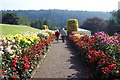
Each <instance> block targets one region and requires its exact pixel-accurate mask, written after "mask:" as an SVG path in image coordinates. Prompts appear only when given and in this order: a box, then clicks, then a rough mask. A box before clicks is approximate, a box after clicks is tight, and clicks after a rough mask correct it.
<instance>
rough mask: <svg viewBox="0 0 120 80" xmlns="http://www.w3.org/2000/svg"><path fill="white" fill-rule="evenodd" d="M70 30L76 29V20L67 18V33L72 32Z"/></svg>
mask: <svg viewBox="0 0 120 80" xmlns="http://www.w3.org/2000/svg"><path fill="white" fill-rule="evenodd" d="M72 31H78V20H77V19H68V24H67V34H70V33H72Z"/></svg>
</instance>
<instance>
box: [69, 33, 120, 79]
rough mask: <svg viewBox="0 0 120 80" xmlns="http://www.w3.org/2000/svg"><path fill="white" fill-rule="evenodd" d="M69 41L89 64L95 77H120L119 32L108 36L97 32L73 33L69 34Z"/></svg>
mask: <svg viewBox="0 0 120 80" xmlns="http://www.w3.org/2000/svg"><path fill="white" fill-rule="evenodd" d="M69 41H71V42H72V43H73V44H74V45H75V46H76V48H77V49H78V51H80V54H81V55H82V58H83V59H84V61H85V62H86V63H87V65H89V66H91V68H92V71H94V72H95V75H96V78H120V43H119V41H120V34H117V33H115V35H113V36H109V35H107V34H105V33H104V32H98V33H95V34H94V35H93V36H87V35H83V34H77V33H75V34H70V35H69Z"/></svg>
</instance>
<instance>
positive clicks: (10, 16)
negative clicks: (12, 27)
mask: <svg viewBox="0 0 120 80" xmlns="http://www.w3.org/2000/svg"><path fill="white" fill-rule="evenodd" d="M18 21H19V17H18V15H17V14H16V13H3V15H2V23H4V24H19V23H18Z"/></svg>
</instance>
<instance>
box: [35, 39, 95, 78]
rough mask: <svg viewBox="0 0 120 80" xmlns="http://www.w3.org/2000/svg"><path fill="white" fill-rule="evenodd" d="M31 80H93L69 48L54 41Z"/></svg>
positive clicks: (75, 53)
mask: <svg viewBox="0 0 120 80" xmlns="http://www.w3.org/2000/svg"><path fill="white" fill-rule="evenodd" d="M33 78H93V75H92V74H91V73H90V71H89V69H88V68H87V67H86V66H85V65H84V64H83V63H82V62H81V61H80V59H79V56H78V55H77V52H76V51H75V50H74V49H73V48H72V47H71V46H69V45H68V44H67V43H62V42H59V43H57V42H56V41H54V43H53V45H52V46H51V48H50V50H49V52H48V53H47V56H46V58H45V59H44V61H43V62H42V64H41V65H40V67H39V68H38V70H37V71H36V73H35V74H34V76H33Z"/></svg>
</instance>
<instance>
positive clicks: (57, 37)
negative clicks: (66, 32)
mask: <svg viewBox="0 0 120 80" xmlns="http://www.w3.org/2000/svg"><path fill="white" fill-rule="evenodd" d="M55 36H56V40H57V42H59V36H60V32H59V31H58V30H57V31H56V32H55Z"/></svg>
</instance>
